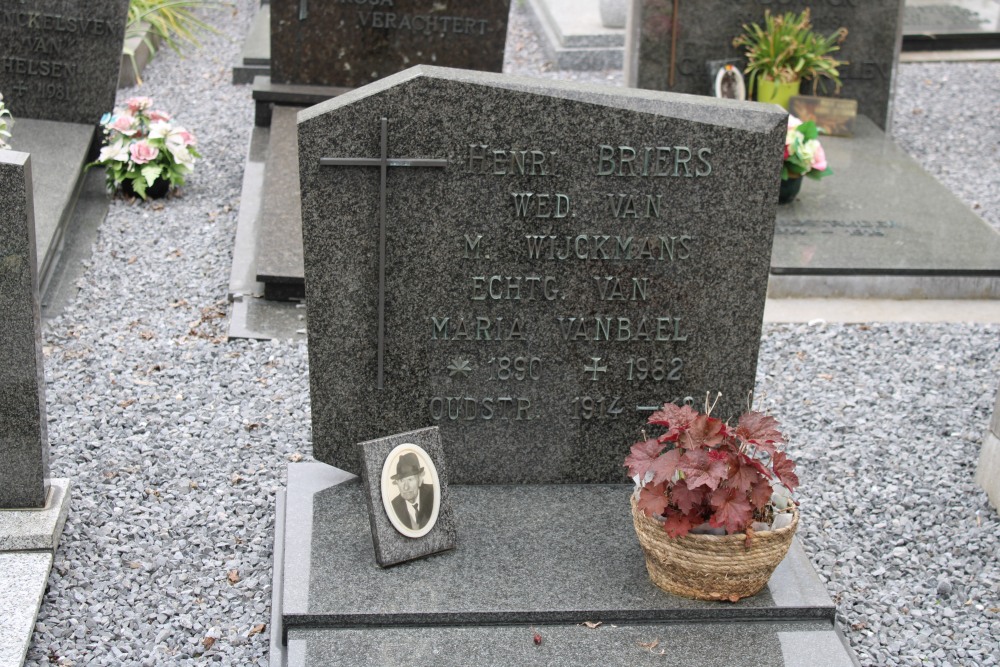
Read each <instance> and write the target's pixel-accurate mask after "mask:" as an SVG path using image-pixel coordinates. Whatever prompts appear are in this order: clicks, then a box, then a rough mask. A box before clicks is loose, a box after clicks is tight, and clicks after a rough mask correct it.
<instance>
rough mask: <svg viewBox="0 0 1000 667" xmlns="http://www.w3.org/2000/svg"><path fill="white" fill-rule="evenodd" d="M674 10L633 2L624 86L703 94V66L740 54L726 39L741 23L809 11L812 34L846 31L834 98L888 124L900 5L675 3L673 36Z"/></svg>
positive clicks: (877, 0) (647, 0)
mask: <svg viewBox="0 0 1000 667" xmlns="http://www.w3.org/2000/svg"><path fill="white" fill-rule="evenodd" d="M673 7H674V3H673V2H671V1H670V0H632V14H631V16H630V18H629V27H628V30H627V36H626V46H625V81H626V84H627V85H629V86H637V87H639V88H647V89H651V90H669V91H672V92H678V93H692V94H696V95H708V94H710V90H711V84H712V82H711V81H710V80H709V78H708V75H707V73H706V72H707V70H706V66H705V65H706V63H707V62H709V61H713V60H719V59H725V58H734V57H741V56H742V52H741V51H740V50H739V49H737V48H735V47H733V45H732V41H733V38H734V37H736V36H738V35H739V34H740V33H741V32H742V26H743V25H744V24H746V23H762V22H763V20H764V12H765V10H767V9H770V10H771V11H772V12H789V11H794V12H801V11H802V10H804V9H806V8H811V10H812V19H813V25H814V26H815V28H816V30H817V31H819V32H821V33H824V34H829V33H831V32H833V31H834V30H836V29H838V28H840V27H841V26H844V27H846V28H847V30H848V36H847V41H846V42H845V43H844V44H843V46H842V49H841V51H840V52H838V54H837V57H838V58H839V59H840V60H847V61H849V62H850V64H849V65H847V66H845V67H843V68H842V69H841V77H842V78H843V80H844V87H843V89H842V91H841V93H840V95H841V96H842V97H849V98H855V99H857V100H858V112H859V113H861V114H864V115H866V116H868V117H869V118H871V119H872V120H873V121H875V123H876V124H877V125H878V126H879V127H881V128H883V129H885V128H887V126H888V125H889V123H890V120H891V118H892V113H891V109H892V96H893V91H894V89H895V83H894V81H895V78H894V77H895V69H896V63H897V61H898V59H899V49H900V42H901V39H902V12H903V0H822V1H820V2H817V1H816V0H782V2H773V1H771V0H678V15H679V21H678V22H677V26H676V31H675V29H674V24H673V21H672V14H673ZM675 32H676V38H677V40H676V41H677V43H676V44H673V43H672V42H673V40H674V36H675ZM671 81H672V82H673V85H671ZM831 94H832V91H831Z"/></svg>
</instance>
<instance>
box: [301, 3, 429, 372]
mask: <svg viewBox="0 0 1000 667" xmlns="http://www.w3.org/2000/svg"><path fill="white" fill-rule="evenodd" d="M303 2H305V0H303ZM381 153H382V154H381V155H380V156H379V157H359V158H352V157H324V158H320V160H319V164H320V166H321V167H379V168H380V171H381V175H382V179H381V183H380V185H379V202H378V388H379V389H382V386H383V378H384V376H385V372H384V359H385V193H386V187H385V181H386V175H387V174H388V171H389V167H446V166H448V161H447V160H435V159H421V158H392V159H390V158H389V157H388V155H389V120H388V119H387V118H383V119H382V151H381Z"/></svg>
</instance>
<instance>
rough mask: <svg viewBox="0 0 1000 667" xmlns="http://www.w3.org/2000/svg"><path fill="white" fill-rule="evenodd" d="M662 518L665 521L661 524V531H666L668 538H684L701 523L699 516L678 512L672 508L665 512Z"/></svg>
mask: <svg viewBox="0 0 1000 667" xmlns="http://www.w3.org/2000/svg"><path fill="white" fill-rule="evenodd" d="M664 518H665V519H666V521H664V522H663V530H665V531H667V535H669V536H670V537H684V536H685V535H687V534H688V533H690V532H691V529H692V528H694V527H695V526H697V525H699V524H700V523H701V516H699V515H698V514H696V513H692V512H688V513H685V512H680V511H678V510H675V509H674V508H672V507H671V508H670V509H668V510H667V513H666V515H664Z"/></svg>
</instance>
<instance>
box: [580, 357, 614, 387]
mask: <svg viewBox="0 0 1000 667" xmlns="http://www.w3.org/2000/svg"><path fill="white" fill-rule="evenodd" d="M590 360H591V361H592V362H593V363H592V364H591V365H590V366H584V367H583V370H584V371H585V372H587V373H593V376H592V377H591V378H590V380H591V382H597V374H598V373H607V372H608V367H607V366H598V365H597V362H598V361H600V360H601V357H591V358H590Z"/></svg>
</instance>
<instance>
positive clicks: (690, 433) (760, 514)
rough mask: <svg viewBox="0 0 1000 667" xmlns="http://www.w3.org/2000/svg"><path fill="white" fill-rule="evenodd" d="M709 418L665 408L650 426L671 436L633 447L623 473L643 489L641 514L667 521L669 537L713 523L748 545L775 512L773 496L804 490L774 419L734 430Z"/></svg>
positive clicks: (756, 417)
mask: <svg viewBox="0 0 1000 667" xmlns="http://www.w3.org/2000/svg"><path fill="white" fill-rule="evenodd" d="M709 412H710V410H706V412H705V413H704V414H703V413H699V412H697V411H695V410H693V409H691V408H690V407H688V406H686V405H685V406H683V407H679V406H677V405H674V404H673V403H665V404H664V405H663V407H662V408H661V409H660V410H658V411H657V412H655V413H654V414H653V415H651V416H650V417H649V420H648V421H649V423H650V424H654V425H657V426H661V427H663V428H664V429H665V431H666V432H665V433H663V434H661V435H660V436H658V437H655V438H650V439H647V440H644V441H641V442H637V443H636V444H634V445H632V450H631V452H630V453H629V455H628V457H627V458H626V459H625V467H627V468H628V471H629V475H631V476H632V477H634V478H636V481H637V484H638V485H639V497H638V501H637V504H638V507H639V509H641V510H642V511H643V512H645V513H646V515H647V516H653V515H658V516H662V517H663V521H664V523H663V528H664V530H665V531H666V532H667V534H668V535H669V536H670V537H683V536H684V535H687V534H688V533H689V532H690V531H691V529H692V528H695V527H696V526H699V525H701V524H703V523H706V522H707V523H708V524H709V525H711V526H712V527H715V528H724V529H725V530H726V532H727V533H728V534H734V533H747V535H748V539H749V536H750V535H751V534H752V533H751V532H748V527H749V526H750V525H751V523H752V522H753V521H755V520H761V519H765V518H767V517H768V516H769V515H773V513H774V512H775V510H776V508H775V507H774V506H773V505H772V495H773V493H774V492H785V491H787V492H789V493H790V492H792V491H794V490H795V488H796V487H797V486H798V485H799V479H798V477H797V476H796V475H795V463H794V462H793V461H792V460H791V459H789V458H788V457H787V456H786V455H785V454H784V453H783V452H781V451H778V448H777V446H778V445H779V444H781V443H783V442H784V437H783V436H782V434H781V432H780V431H779V430H778V422H777V420H776V419H774V417H770V416H767V415H765V414H762V413H760V412H754V411H750V412H746V413H744V414H743V415H742V416H740V418H739V421H738V423H737V425H736V427H735V428H733V427H730V426H729V425H728V424H724V423H723V422H721V421H720V420H718V419H715V418H713V417H711V416H709ZM643 437H645V435H644V436H643Z"/></svg>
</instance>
